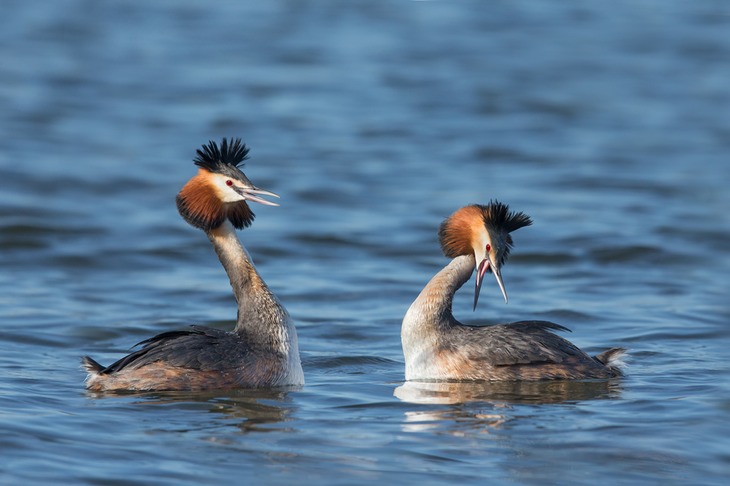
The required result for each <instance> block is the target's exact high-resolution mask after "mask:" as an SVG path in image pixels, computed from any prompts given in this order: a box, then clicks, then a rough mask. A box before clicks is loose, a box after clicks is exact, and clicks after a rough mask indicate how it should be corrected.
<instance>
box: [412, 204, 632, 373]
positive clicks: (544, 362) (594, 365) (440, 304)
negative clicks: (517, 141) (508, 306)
mask: <svg viewBox="0 0 730 486" xmlns="http://www.w3.org/2000/svg"><path fill="white" fill-rule="evenodd" d="M530 224H532V220H530V218H529V216H527V215H526V214H524V213H521V212H520V213H515V212H510V211H509V208H508V207H507V205H505V204H502V203H500V202H497V201H492V202H490V203H489V204H487V205H477V204H475V205H471V206H466V207H463V208H461V209H459V210H458V211H456V212H455V213H454V214H452V215H451V216H450V217H449V218H447V219H446V220H445V221H444V222H443V223H442V224H441V227H440V229H439V240H440V243H441V248H442V250H443V252H444V254H445V255H446V256H447V257H449V258H452V259H453V260H452V261H451V262H450V263H449V264H448V265H446V266H445V267H444V268H443V269H442V270H441V271H440V272H438V273H437V274H436V275H435V276H434V277H433V278H432V279H431V281H430V282H429V283H428V284H427V285H426V287H425V288H424V289H423V290H422V291H421V293H420V295H419V296H418V297H417V298H416V300H415V301H414V302H413V304H411V307H410V308H409V309H408V312H406V315H405V317H404V318H403V327H402V328H401V341H402V344H403V354H404V356H405V361H406V373H405V374H406V380H416V381H418V380H422V381H439V380H445V381H449V380H485V381H490V380H491V381H507V380H551V379H574V380H575V379H590V378H611V377H616V376H621V371H620V369H619V366H620V365H621V363H620V360H619V358H620V357H621V356H622V355H623V354H624V352H625V350H624V349H623V348H611V349H609V350H607V351H604V352H603V353H601V354H599V355H598V356H595V357H591V356H588V355H587V354H586V353H584V352H583V351H581V350H580V349H579V348H578V347H577V346H575V345H574V344H572V343H571V342H569V341H567V340H566V339H563V338H562V337H560V336H557V335H556V334H554V333H553V332H552V331H568V329H567V328H565V327H563V326H561V325H559V324H555V323H552V322H547V321H520V322H513V323H510V324H500V325H491V326H467V325H464V324H462V323H460V322H459V321H457V320H456V319H455V318H454V315H453V314H452V311H451V303H452V300H453V297H454V294H455V293H456V291H457V290H458V289H459V288H461V286H462V285H464V284H465V283H466V282H467V281H468V280H469V278H470V277H471V275H472V273H473V272H474V270H475V269H476V285H475V288H474V308H476V305H477V300H478V298H479V291H480V289H481V286H482V279H483V278H484V275H485V274H486V273H487V272H491V273H492V274H494V276H495V278H496V279H497V284H498V285H499V288H500V290H501V291H502V295H503V296H504V300H505V302H506V301H507V292H506V291H505V289H504V284H503V283H502V273H501V269H502V264H504V262H505V260H506V259H507V257H508V256H509V252H510V249H511V248H512V237H511V236H510V233H511V232H512V231H515V230H517V229H519V228H522V227H524V226H529V225H530Z"/></svg>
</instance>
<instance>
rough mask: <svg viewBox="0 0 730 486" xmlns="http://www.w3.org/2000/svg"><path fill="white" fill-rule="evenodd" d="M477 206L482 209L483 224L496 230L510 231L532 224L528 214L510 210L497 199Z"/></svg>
mask: <svg viewBox="0 0 730 486" xmlns="http://www.w3.org/2000/svg"><path fill="white" fill-rule="evenodd" d="M477 206H478V207H479V208H480V209H481V210H482V215H483V218H484V224H485V225H486V226H488V227H491V228H493V229H495V230H498V231H503V232H505V233H512V232H513V231H515V230H518V229H520V228H523V227H525V226H530V225H531V224H532V220H531V219H530V217H529V216H528V215H526V214H525V213H523V212H515V211H510V210H509V206H507V205H506V204H504V203H501V202H499V201H489V204H487V205H486V206H482V205H477Z"/></svg>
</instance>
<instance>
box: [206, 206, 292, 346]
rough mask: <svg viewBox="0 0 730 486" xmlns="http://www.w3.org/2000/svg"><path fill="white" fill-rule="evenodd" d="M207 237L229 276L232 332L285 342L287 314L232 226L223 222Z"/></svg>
mask: <svg viewBox="0 0 730 486" xmlns="http://www.w3.org/2000/svg"><path fill="white" fill-rule="evenodd" d="M207 234H208V238H209V239H210V241H211V243H213V247H214V248H215V252H216V253H217V254H218V258H219V259H220V261H221V264H223V268H225V270H226V273H227V274H228V278H229V280H230V281H231V287H232V288H233V295H234V296H235V298H236V302H237V303H238V319H237V322H236V328H235V332H237V333H239V334H245V335H246V336H247V337H248V338H249V339H252V340H254V341H259V340H262V341H265V342H271V341H272V338H274V337H278V338H283V339H284V340H288V336H286V334H287V333H286V331H285V330H284V329H282V327H288V326H287V324H288V315H287V312H286V310H285V309H284V308H283V307H282V305H281V304H280V303H279V301H278V300H277V298H276V297H275V296H274V294H273V293H271V291H270V290H269V288H268V287H267V286H266V284H265V283H264V281H263V279H262V278H261V276H260V275H259V273H258V272H257V271H256V267H254V266H253V263H252V262H251V258H250V257H249V255H248V253H247V252H246V250H245V248H244V247H243V245H242V244H241V242H240V241H239V240H238V238H237V237H236V232H235V230H234V228H233V225H232V224H231V223H230V222H229V221H227V220H226V221H224V223H223V224H222V225H220V226H219V227H217V228H215V229H213V230H211V231H209V232H208V233H207ZM282 331H284V332H283V333H282ZM282 334H283V335H282Z"/></svg>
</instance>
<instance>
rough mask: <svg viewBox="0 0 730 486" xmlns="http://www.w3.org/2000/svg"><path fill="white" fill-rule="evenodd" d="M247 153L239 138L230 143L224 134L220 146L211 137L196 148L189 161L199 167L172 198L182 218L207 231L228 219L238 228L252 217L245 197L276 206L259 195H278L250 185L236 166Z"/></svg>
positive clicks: (239, 164) (250, 220)
mask: <svg viewBox="0 0 730 486" xmlns="http://www.w3.org/2000/svg"><path fill="white" fill-rule="evenodd" d="M247 156H248V148H247V147H246V145H245V144H243V143H241V139H239V138H236V139H232V140H231V142H230V143H229V142H228V140H227V139H225V138H224V139H223V140H222V141H221V144H220V147H219V146H218V144H216V143H215V142H213V141H211V142H209V143H208V145H203V147H202V148H200V149H198V150H197V156H196V157H195V158H194V159H193V162H194V163H195V165H197V166H198V167H199V169H198V173H197V175H195V176H194V177H193V178H192V179H190V180H189V181H188V182H187V184H185V186H184V187H183V188H182V189H181V190H180V192H179V193H178V195H177V198H176V202H177V209H178V211H179V212H180V215H181V216H182V217H183V219H184V220H185V221H187V222H188V223H189V224H190V225H192V226H195V227H196V228H200V229H202V230H204V231H210V230H212V229H215V228H217V227H218V226H220V225H221V224H223V222H224V221H225V220H226V219H228V220H229V221H230V222H231V223H232V224H233V226H234V227H235V228H237V229H242V228H245V227H247V226H249V225H250V224H251V223H252V222H253V219H254V217H255V215H254V213H253V211H252V210H251V208H249V206H248V202H249V201H250V202H256V203H259V204H265V205H267V206H278V204H276V203H274V202H271V201H267V200H266V199H263V198H262V197H261V196H271V197H279V196H277V195H276V194H274V193H273V192H270V191H265V190H263V189H259V188H257V187H256V186H254V185H253V183H252V182H251V181H250V180H249V179H248V177H246V174H244V173H243V172H242V171H241V169H240V168H239V166H241V165H242V163H243V161H244V160H245V159H246V158H247Z"/></svg>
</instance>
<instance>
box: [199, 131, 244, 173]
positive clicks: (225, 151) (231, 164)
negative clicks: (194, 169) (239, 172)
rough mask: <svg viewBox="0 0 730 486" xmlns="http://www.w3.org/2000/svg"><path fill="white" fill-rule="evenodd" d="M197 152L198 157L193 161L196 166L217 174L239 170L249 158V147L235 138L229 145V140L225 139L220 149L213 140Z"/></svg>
mask: <svg viewBox="0 0 730 486" xmlns="http://www.w3.org/2000/svg"><path fill="white" fill-rule="evenodd" d="M196 152H197V154H198V155H197V156H196V157H195V158H194V159H193V162H195V165H197V166H198V167H202V168H203V169H206V170H208V171H210V172H216V173H226V172H229V171H230V170H231V169H237V168H238V166H239V165H241V163H242V162H243V161H244V160H246V159H247V158H248V147H246V144H245V143H243V142H241V139H240V138H233V139H231V142H230V143H228V139H226V138H225V137H223V139H222V140H221V145H220V148H219V147H218V144H216V143H215V142H214V141H212V140H211V141H209V142H208V145H203V147H202V148H200V149H198V150H197V151H196Z"/></svg>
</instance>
